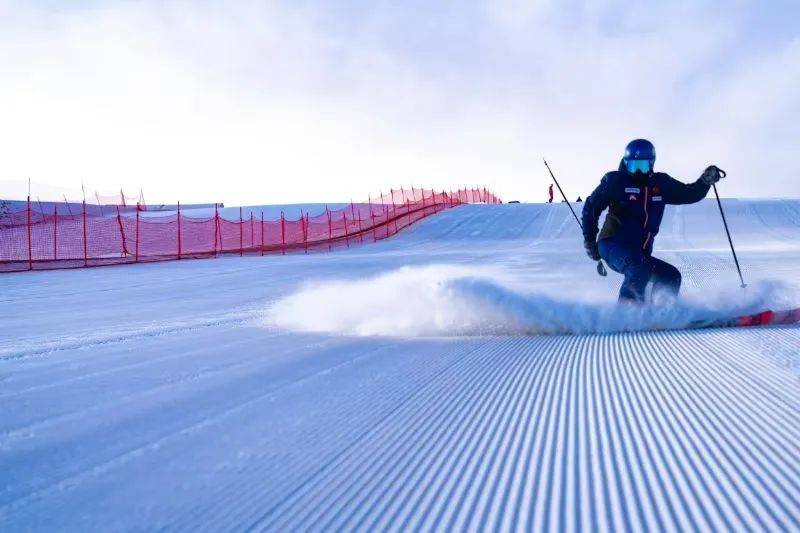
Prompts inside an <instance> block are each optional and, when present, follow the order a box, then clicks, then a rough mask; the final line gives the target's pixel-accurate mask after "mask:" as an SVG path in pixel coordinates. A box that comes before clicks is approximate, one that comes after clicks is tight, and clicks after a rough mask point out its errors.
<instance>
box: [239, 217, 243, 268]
mask: <svg viewBox="0 0 800 533" xmlns="http://www.w3.org/2000/svg"><path fill="white" fill-rule="evenodd" d="M243 255H244V221H243V220H242V208H241V206H239V257H242V256H243Z"/></svg>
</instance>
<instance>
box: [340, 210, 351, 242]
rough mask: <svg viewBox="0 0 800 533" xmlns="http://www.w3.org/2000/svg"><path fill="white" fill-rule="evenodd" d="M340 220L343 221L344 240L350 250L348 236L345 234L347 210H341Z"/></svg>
mask: <svg viewBox="0 0 800 533" xmlns="http://www.w3.org/2000/svg"><path fill="white" fill-rule="evenodd" d="M342 220H343V221H344V240H345V242H346V243H347V247H348V248H350V234H349V233H348V232H347V210H345V209H342Z"/></svg>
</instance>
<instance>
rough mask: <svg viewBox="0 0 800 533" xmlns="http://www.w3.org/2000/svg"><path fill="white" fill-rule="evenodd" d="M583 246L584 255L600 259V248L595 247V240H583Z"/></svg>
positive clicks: (595, 259) (596, 259)
mask: <svg viewBox="0 0 800 533" xmlns="http://www.w3.org/2000/svg"><path fill="white" fill-rule="evenodd" d="M583 246H584V248H586V255H588V256H589V257H591V258H592V259H593V260H594V261H600V250H598V249H597V243H596V242H595V241H585V242H584V243H583Z"/></svg>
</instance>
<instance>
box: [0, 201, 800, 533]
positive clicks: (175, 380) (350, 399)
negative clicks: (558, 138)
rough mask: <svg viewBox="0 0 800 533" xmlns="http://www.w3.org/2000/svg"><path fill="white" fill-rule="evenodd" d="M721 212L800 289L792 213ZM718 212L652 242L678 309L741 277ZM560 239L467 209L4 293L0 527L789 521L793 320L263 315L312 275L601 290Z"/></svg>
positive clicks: (741, 240) (533, 217)
mask: <svg viewBox="0 0 800 533" xmlns="http://www.w3.org/2000/svg"><path fill="white" fill-rule="evenodd" d="M773 204H774V205H773ZM726 208H728V209H730V215H729V222H730V224H731V230H732V232H733V234H734V241H735V242H736V243H737V244H741V245H742V246H743V250H744V251H743V252H742V253H741V255H740V258H741V259H742V263H743V266H744V273H745V276H746V278H747V279H748V280H752V281H753V282H756V281H758V280H776V279H777V280H780V281H783V282H785V283H788V284H789V285H790V286H796V280H795V279H793V277H794V276H795V275H796V273H798V272H800V260H799V259H796V258H794V257H795V256H796V255H797V253H796V250H797V249H796V247H797V242H798V241H797V237H795V235H796V229H797V225H798V220H800V202H797V201H765V202H761V203H749V202H747V201H738V202H729V201H726ZM715 209H716V205H715V203H713V202H704V203H703V204H700V205H696V206H682V207H680V208H674V209H672V210H670V209H668V210H667V216H666V217H665V220H664V225H663V228H664V229H665V231H666V230H669V231H666V234H662V235H661V236H660V237H659V242H658V243H657V245H656V248H657V250H662V251H661V252H657V253H656V255H659V256H661V257H663V258H664V259H666V260H668V261H675V262H676V263H677V264H678V265H679V266H680V267H681V269H682V270H683V271H684V274H685V281H686V283H685V284H684V286H685V287H686V290H687V291H695V294H698V292H702V291H711V290H714V289H715V288H716V287H718V286H719V285H720V284H721V283H728V282H730V283H731V284H734V285H735V284H736V283H738V279H736V275H735V270H733V266H732V263H731V261H730V259H729V256H728V255H727V252H726V249H725V246H727V242H726V241H720V240H719V238H722V239H724V235H717V233H716V232H715V230H714V228H716V226H715V224H716V225H718V224H719V221H718V220H717V219H716V218H714V219H713V222H710V221H711V220H712V219H711V218H710V217H712V216H718V215H717V214H716V213H715V211H714V210H715ZM510 217H511V223H510V222H509V219H510ZM514 217H516V218H514ZM669 217H673V218H672V219H670V218H669ZM514 220H516V221H517V222H518V223H516V224H515V223H513V221H514ZM573 224H574V220H572V215H571V214H570V213H569V211H568V209H567V207H566V206H565V205H563V204H553V205H550V206H547V205H544V206H542V205H538V206H537V205H518V206H512V205H504V206H462V207H459V208H457V209H453V210H448V211H445V212H443V213H440V214H439V215H437V216H435V217H431V218H429V219H426V220H425V221H423V222H421V223H419V224H417V225H415V226H413V227H411V228H409V229H408V230H405V231H404V232H402V233H401V234H400V235H398V236H396V237H394V238H392V239H388V240H385V241H381V242H378V243H375V244H372V243H370V244H366V243H365V244H364V245H363V246H353V247H352V248H351V249H350V250H348V251H340V252H335V253H332V254H315V255H313V256H305V255H302V254H295V255H289V256H286V257H276V256H272V257H265V258H255V257H249V258H242V259H240V258H223V259H220V260H216V261H211V260H209V261H185V262H180V263H178V262H175V263H161V264H155V265H136V266H126V267H115V268H108V269H91V270H83V271H80V270H79V271H70V272H37V273H33V274H31V275H27V274H22V275H14V276H8V277H4V278H3V280H4V282H5V281H7V282H8V283H7V285H8V290H6V291H4V294H3V299H2V300H0V321H3V323H5V324H9V327H8V328H4V330H3V331H2V332H0V402H2V403H1V405H2V406H3V407H2V409H3V410H2V414H0V531H25V530H36V531H52V530H66V531H87V530H170V531H172V530H175V531H199V530H210V531H220V530H225V531H241V530H255V531H298V530H303V531H332V530H337V531H354V530H356V531H361V530H391V531H400V530H425V531H430V530H436V531H440V530H457V531H465V530H469V531H474V530H503V531H509V530H527V531H531V530H534V531H644V530H656V531H720V530H725V531H798V530H800V349H798V347H800V328H798V327H796V326H782V327H768V328H751V329H712V330H702V331H663V332H637V333H619V334H605V335H550V336H539V337H535V336H531V337H523V336H509V337H461V338H459V337H453V338H444V337H442V338H390V337H348V336H342V335H330V334H309V333H292V332H287V331H281V330H277V329H276V328H274V327H266V326H265V325H264V324H263V312H264V309H265V308H266V306H267V305H269V303H270V302H272V301H275V300H276V299H278V298H280V297H281V296H283V295H286V294H288V293H289V292H291V291H292V290H294V288H295V287H297V286H298V285H299V284H300V283H301V282H302V280H304V279H307V278H310V279H329V278H332V279H336V278H345V279H352V278H354V277H366V276H371V275H376V274H380V273H383V272H386V271H388V270H393V269H395V268H397V267H399V266H407V267H416V266H426V265H430V264H435V263H446V264H451V265H452V264H459V265H463V266H473V265H478V266H481V265H483V266H496V265H497V264H501V265H505V266H507V267H508V269H509V271H511V272H513V273H514V274H515V275H517V276H518V277H519V278H520V279H523V280H526V281H531V280H532V281H533V282H536V283H545V284H547V287H550V288H551V289H552V291H553V292H555V293H560V292H564V293H565V294H577V293H579V292H580V291H581V290H589V289H591V290H596V291H597V292H599V293H603V294H607V295H608V297H609V298H613V295H614V294H615V293H616V290H617V284H618V281H619V278H618V277H615V275H614V274H613V273H610V274H609V279H608V280H602V279H601V278H599V277H597V276H595V275H593V266H592V265H591V263H589V262H587V260H586V259H585V258H584V257H583V255H582V254H583V252H582V247H581V243H580V241H579V239H576V238H575V235H574V228H572V225H573ZM712 226H713V228H712ZM699 227H702V228H710V229H704V230H703V231H699V230H698V229H697V228H699ZM760 229H763V230H764V231H763V232H760V231H759V230H760ZM715 239H716V240H715ZM711 243H713V245H712V244H711ZM784 245H785V246H786V247H787V248H782V246H784ZM759 246H764V247H765V248H764V251H763V252H760V251H759ZM784 249H785V251H782V250H784ZM553 264H557V265H559V268H558V269H556V271H552V268H551V267H552V265H553ZM776 275H777V277H775V276H776ZM729 278H730V279H729ZM542 280H544V281H542ZM793 284H795V285H793ZM209 289H212V290H209ZM576 291H577V292H576ZM120 302H122V303H120ZM125 302H130V305H127V304H126V303H125Z"/></svg>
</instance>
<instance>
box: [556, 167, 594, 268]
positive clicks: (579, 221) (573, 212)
mask: <svg viewBox="0 0 800 533" xmlns="http://www.w3.org/2000/svg"><path fill="white" fill-rule="evenodd" d="M543 161H544V166H546V167H547V171H548V172H549V173H550V177H551V178H553V182H555V184H556V187H558V192H560V193H561V197H562V198H563V199H564V201H565V202H567V206H568V207H569V210H570V211H572V216H574V217H575V222H577V223H578V226H579V227H580V228H581V232H583V224H581V220H580V219H579V218H578V215H577V214H576V213H575V210H574V209H572V204H571V203H569V200H567V195H566V194H564V190H563V189H562V188H561V185H559V183H558V180H557V179H556V176H555V174H553V171H552V170H551V169H550V165H548V164H547V159H543ZM597 273H598V274H600V275H601V276H607V275H608V272H607V271H606V266H605V265H604V264H603V261H602V260H600V261H598V262H597Z"/></svg>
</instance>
